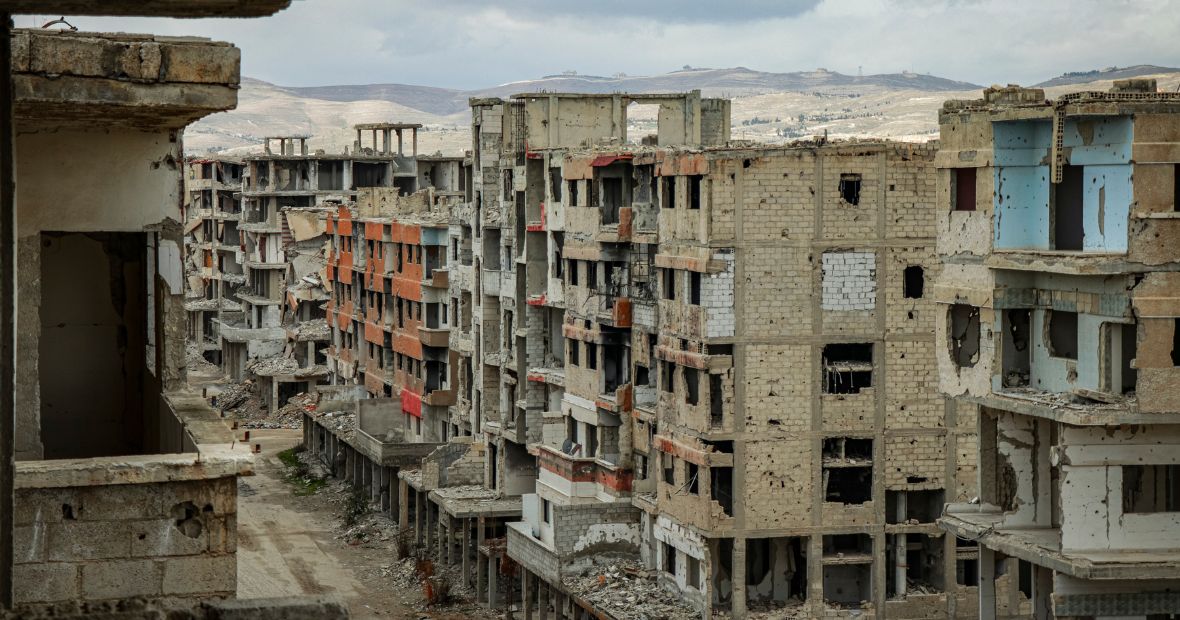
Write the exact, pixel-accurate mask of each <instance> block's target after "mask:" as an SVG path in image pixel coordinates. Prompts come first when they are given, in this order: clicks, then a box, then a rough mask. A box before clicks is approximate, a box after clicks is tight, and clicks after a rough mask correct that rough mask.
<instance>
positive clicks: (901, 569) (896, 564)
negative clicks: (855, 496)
mask: <svg viewBox="0 0 1180 620" xmlns="http://www.w3.org/2000/svg"><path fill="white" fill-rule="evenodd" d="M896 495H897V506H896V508H895V513H894V515H893V517H894V518H895V519H896V520H897V523H905V522H906V494H905V491H902V492H900V493H896ZM893 579H894V583H893V588H894V591H896V592H899V593H905V591H906V581H905V580H906V535H905V534H895V535H894V536H893Z"/></svg>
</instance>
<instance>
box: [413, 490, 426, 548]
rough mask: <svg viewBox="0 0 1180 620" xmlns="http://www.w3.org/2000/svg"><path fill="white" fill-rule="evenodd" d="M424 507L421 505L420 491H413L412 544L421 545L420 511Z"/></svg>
mask: <svg viewBox="0 0 1180 620" xmlns="http://www.w3.org/2000/svg"><path fill="white" fill-rule="evenodd" d="M424 510H425V508H424V507H423V506H422V492H421V491H417V490H415V491H414V545H416V546H419V547H420V546H422V540H423V538H424V536H423V534H422V516H423V515H422V513H423V511H424Z"/></svg>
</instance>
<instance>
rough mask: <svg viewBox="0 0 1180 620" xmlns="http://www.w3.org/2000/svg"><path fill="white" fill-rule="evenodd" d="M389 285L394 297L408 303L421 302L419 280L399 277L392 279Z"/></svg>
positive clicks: (404, 276)
mask: <svg viewBox="0 0 1180 620" xmlns="http://www.w3.org/2000/svg"><path fill="white" fill-rule="evenodd" d="M391 284H392V287H391V288H392V289H393V290H391V291H390V292H391V293H393V294H394V295H397V296H398V297H401V298H402V299H409V300H410V301H422V282H421V278H416V277H408V276H406V275H399V276H394V277H393V281H392V283H391Z"/></svg>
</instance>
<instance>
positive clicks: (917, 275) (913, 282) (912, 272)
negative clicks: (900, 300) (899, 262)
mask: <svg viewBox="0 0 1180 620" xmlns="http://www.w3.org/2000/svg"><path fill="white" fill-rule="evenodd" d="M925 288H926V275H925V273H924V272H923V270H922V267H920V266H918V265H910V266H909V267H906V268H905V274H904V277H903V279H902V292H903V294H904V295H905V296H906V299H921V298H922V292H923V290H924V289H925Z"/></svg>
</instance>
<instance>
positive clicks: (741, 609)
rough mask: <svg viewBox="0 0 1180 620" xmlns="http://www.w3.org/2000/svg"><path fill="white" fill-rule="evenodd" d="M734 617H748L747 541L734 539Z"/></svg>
mask: <svg viewBox="0 0 1180 620" xmlns="http://www.w3.org/2000/svg"><path fill="white" fill-rule="evenodd" d="M732 566H733V606H732V608H731V609H732V611H733V617H734V618H745V617H746V539H745V538H734V539H733V563H732Z"/></svg>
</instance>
